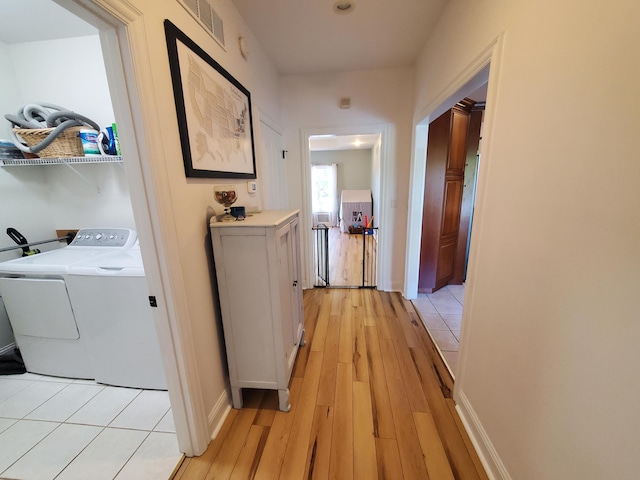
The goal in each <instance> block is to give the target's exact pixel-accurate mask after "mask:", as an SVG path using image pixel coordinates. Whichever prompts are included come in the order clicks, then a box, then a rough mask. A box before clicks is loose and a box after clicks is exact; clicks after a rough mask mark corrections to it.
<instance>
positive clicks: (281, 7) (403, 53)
mask: <svg viewBox="0 0 640 480" xmlns="http://www.w3.org/2000/svg"><path fill="white" fill-rule="evenodd" d="M174 1H175V0H174ZM232 1H233V3H234V4H235V5H236V6H237V8H238V10H239V11H240V13H241V15H242V17H243V18H244V19H245V21H246V23H247V24H248V26H249V28H251V30H252V32H253V33H254V34H255V36H256V37H257V39H258V41H259V42H260V44H261V45H262V47H263V48H264V49H265V50H266V52H267V54H268V55H269V56H270V58H271V59H272V61H273V62H274V63H275V65H276V68H277V69H278V71H279V72H280V73H282V74H291V73H311V72H336V71H344V70H358V69H370V68H385V67H398V66H409V65H412V64H413V63H414V61H415V59H416V57H417V55H418V54H419V52H420V50H421V49H422V47H423V46H424V44H425V43H426V41H427V38H428V36H429V34H430V32H431V29H432V28H433V26H434V25H435V24H436V22H437V20H438V17H439V15H440V13H441V12H442V10H443V8H444V6H445V4H446V2H447V0H400V1H388V0H351V1H352V2H353V4H354V8H353V11H352V12H351V13H349V14H346V15H338V14H336V13H334V12H333V4H334V2H335V0H232ZM95 34H97V30H96V28H94V27H93V26H91V25H89V24H88V23H86V22H84V21H83V20H81V19H79V18H78V17H76V16H75V15H72V14H70V13H68V12H67V11H66V10H65V9H63V8H62V7H60V6H59V5H57V4H56V3H55V2H54V1H53V0H2V2H1V3H0V42H4V43H24V42H33V41H42V40H52V39H58V38H69V37H76V36H84V35H95ZM249 47H250V46H249Z"/></svg>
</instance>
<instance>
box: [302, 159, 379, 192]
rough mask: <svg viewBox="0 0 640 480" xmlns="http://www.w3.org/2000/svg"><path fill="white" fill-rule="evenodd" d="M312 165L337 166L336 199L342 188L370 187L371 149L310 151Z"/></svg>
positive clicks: (367, 188)
mask: <svg viewBox="0 0 640 480" xmlns="http://www.w3.org/2000/svg"><path fill="white" fill-rule="evenodd" d="M310 157H311V164H312V165H331V164H332V163H335V164H336V165H337V166H338V171H337V174H338V201H339V199H340V192H342V190H370V189H371V149H357V150H356V149H353V150H326V151H318V152H311V154H310Z"/></svg>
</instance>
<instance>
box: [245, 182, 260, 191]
mask: <svg viewBox="0 0 640 480" xmlns="http://www.w3.org/2000/svg"><path fill="white" fill-rule="evenodd" d="M257 191H258V184H257V183H256V182H247V192H249V193H256V192H257Z"/></svg>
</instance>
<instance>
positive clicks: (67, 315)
mask: <svg viewBox="0 0 640 480" xmlns="http://www.w3.org/2000/svg"><path fill="white" fill-rule="evenodd" d="M136 239H137V236H136V232H135V231H134V230H131V229H123V228H93V229H82V230H80V231H79V232H78V233H77V235H76V237H75V238H74V240H73V241H72V242H71V244H70V245H69V246H67V247H63V248H60V249H58V250H52V251H49V252H45V253H40V254H37V255H32V256H28V257H22V258H17V259H15V260H9V261H7V262H1V263H0V296H1V297H2V299H3V300H4V304H5V307H6V310H7V314H8V316H9V322H10V323H11V327H12V328H13V333H14V337H15V339H16V344H17V345H18V348H19V349H20V353H21V354H22V358H23V360H24V363H25V367H26V368H27V371H29V372H33V373H41V374H45V375H55V376H61V377H69V378H90V379H92V378H94V374H93V367H92V364H91V361H90V358H89V355H88V350H87V345H86V339H85V338H84V334H83V332H82V329H81V328H79V327H78V324H79V322H78V321H77V314H76V313H75V311H74V307H73V305H72V303H71V301H70V298H69V294H68V290H67V285H66V280H65V274H66V273H67V271H68V269H69V267H70V266H72V265H75V264H77V263H80V262H82V261H87V260H89V259H91V258H97V257H100V256H103V255H106V254H109V253H113V252H115V251H119V250H124V249H128V248H130V247H131V246H132V245H133V244H134V243H135V242H136Z"/></svg>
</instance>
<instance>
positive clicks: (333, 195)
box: [308, 133, 381, 288]
mask: <svg viewBox="0 0 640 480" xmlns="http://www.w3.org/2000/svg"><path fill="white" fill-rule="evenodd" d="M380 152H381V134H379V133H373V134H366V133H364V134H351V135H336V134H322V135H312V136H310V137H309V151H308V155H309V160H310V166H309V168H310V185H311V189H310V194H311V202H310V203H311V210H312V219H313V220H312V225H313V232H314V233H313V238H314V247H313V248H314V250H313V252H314V254H313V260H314V268H313V272H314V274H315V281H314V286H322V287H326V286H331V287H342V288H356V287H370V288H373V287H375V286H376V285H377V281H376V280H377V257H378V254H377V251H378V247H377V242H378V226H377V225H378V224H377V221H379V216H380V208H379V206H378V203H379V201H380V163H381V162H380V156H381V154H380Z"/></svg>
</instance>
